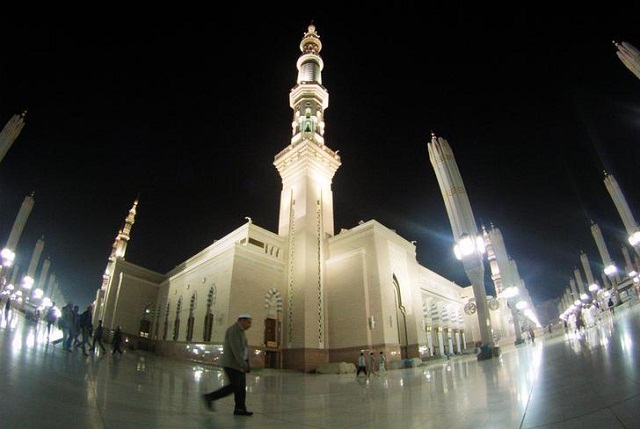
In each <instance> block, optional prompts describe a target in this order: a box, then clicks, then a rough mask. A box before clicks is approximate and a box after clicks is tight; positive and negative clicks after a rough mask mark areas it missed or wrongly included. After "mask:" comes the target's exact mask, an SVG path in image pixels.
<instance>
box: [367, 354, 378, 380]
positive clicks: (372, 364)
mask: <svg viewBox="0 0 640 429" xmlns="http://www.w3.org/2000/svg"><path fill="white" fill-rule="evenodd" d="M369 371H370V373H371V375H378V374H377V373H376V357H375V356H374V354H373V352H370V353H369Z"/></svg>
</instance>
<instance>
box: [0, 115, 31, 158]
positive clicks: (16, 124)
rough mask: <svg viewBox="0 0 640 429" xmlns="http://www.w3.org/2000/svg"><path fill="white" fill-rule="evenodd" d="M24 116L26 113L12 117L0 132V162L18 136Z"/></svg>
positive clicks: (22, 126)
mask: <svg viewBox="0 0 640 429" xmlns="http://www.w3.org/2000/svg"><path fill="white" fill-rule="evenodd" d="M26 114H27V112H23V113H22V114H21V115H13V116H12V117H11V119H9V122H7V124H6V125H5V126H4V128H3V129H2V132H0V162H2V160H3V159H4V156H5V155H6V154H7V152H9V149H11V145H13V142H14V141H15V140H16V139H17V138H18V136H19V135H20V131H22V128H24V117H25V115H26Z"/></svg>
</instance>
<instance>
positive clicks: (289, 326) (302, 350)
mask: <svg viewBox="0 0 640 429" xmlns="http://www.w3.org/2000/svg"><path fill="white" fill-rule="evenodd" d="M321 50H322V42H320V36H319V35H318V33H317V32H316V27H315V25H313V23H311V24H310V25H309V26H308V27H307V31H306V32H305V33H304V34H303V36H302V41H301V42H300V51H301V52H302V53H301V55H300V57H299V58H298V61H297V62H296V67H297V69H298V77H297V80H296V85H295V86H294V87H293V88H292V89H291V92H290V94H289V106H290V107H291V109H293V121H292V123H291V131H292V137H291V142H290V144H289V145H288V146H287V147H286V148H285V149H284V150H282V151H281V152H280V153H279V154H277V155H276V156H275V159H274V162H273V164H274V165H275V167H276V168H277V169H278V172H279V173H280V177H281V178H282V192H281V194H280V215H279V223H278V234H279V235H281V236H283V237H287V240H288V253H289V255H288V262H287V263H288V265H289V267H288V269H287V272H289V277H288V279H287V290H286V305H287V310H286V312H285V314H286V316H285V320H284V335H283V341H284V344H283V346H284V347H285V348H286V352H285V353H284V355H283V357H284V360H285V367H288V366H296V365H297V366H300V369H302V370H305V371H307V370H309V369H311V368H312V367H313V366H315V365H316V364H317V361H316V360H314V359H315V357H317V356H319V355H321V354H323V353H324V349H325V348H326V347H327V344H326V339H325V337H326V326H325V325H326V324H325V312H326V309H325V308H324V294H325V291H324V276H325V270H326V268H325V260H326V256H325V246H326V238H327V237H331V236H333V228H334V225H333V191H332V190H331V183H332V180H333V176H334V174H335V173H336V171H337V170H338V168H339V167H340V165H341V163H340V157H339V156H338V154H337V152H334V151H333V150H331V149H329V148H328V147H327V146H326V145H325V142H324V129H325V123H324V110H325V109H326V108H327V107H328V106H329V94H328V92H327V90H326V89H325V88H324V86H322V69H323V67H324V63H323V61H322V58H321V57H320V51H321ZM311 309H314V311H310V310H311Z"/></svg>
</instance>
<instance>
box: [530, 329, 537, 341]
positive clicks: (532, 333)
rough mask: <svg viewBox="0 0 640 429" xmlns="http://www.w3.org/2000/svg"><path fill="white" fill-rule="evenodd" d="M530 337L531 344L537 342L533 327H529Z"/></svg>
mask: <svg viewBox="0 0 640 429" xmlns="http://www.w3.org/2000/svg"><path fill="white" fill-rule="evenodd" d="M529 337H531V344H533V343H535V342H536V334H535V333H534V332H533V328H529Z"/></svg>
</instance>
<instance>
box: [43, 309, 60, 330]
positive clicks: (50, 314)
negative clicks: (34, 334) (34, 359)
mask: <svg viewBox="0 0 640 429" xmlns="http://www.w3.org/2000/svg"><path fill="white" fill-rule="evenodd" d="M55 307H56V303H55V302H52V303H51V307H49V308H47V312H46V313H45V315H44V318H45V320H46V322H47V339H48V338H49V337H50V336H51V325H53V324H55V323H56V319H57V318H58V316H57V315H56V308H55Z"/></svg>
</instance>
